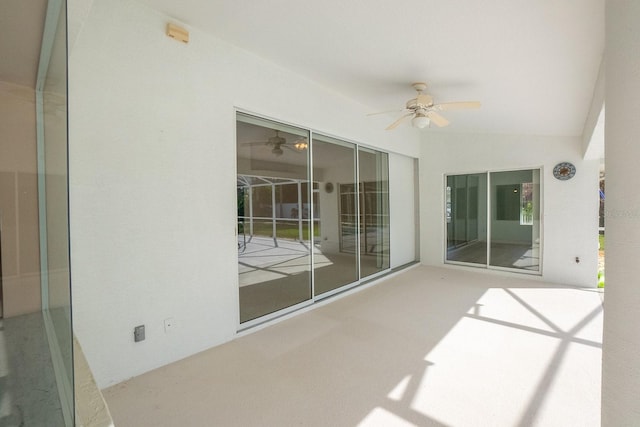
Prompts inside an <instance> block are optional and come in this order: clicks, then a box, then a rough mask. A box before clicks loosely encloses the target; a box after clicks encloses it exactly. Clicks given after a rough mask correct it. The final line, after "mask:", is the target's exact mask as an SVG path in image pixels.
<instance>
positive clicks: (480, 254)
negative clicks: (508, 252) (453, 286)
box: [445, 174, 487, 264]
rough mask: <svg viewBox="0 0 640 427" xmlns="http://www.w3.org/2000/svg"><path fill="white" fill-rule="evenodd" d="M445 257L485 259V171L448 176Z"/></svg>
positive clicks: (464, 259)
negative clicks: (482, 172) (483, 172)
mask: <svg viewBox="0 0 640 427" xmlns="http://www.w3.org/2000/svg"><path fill="white" fill-rule="evenodd" d="M445 212H446V222H447V225H446V227H447V254H446V259H447V260H448V261H457V262H466V263H472V264H486V263H487V175H486V174H470V175H451V176H448V177H447V188H446V211H445Z"/></svg>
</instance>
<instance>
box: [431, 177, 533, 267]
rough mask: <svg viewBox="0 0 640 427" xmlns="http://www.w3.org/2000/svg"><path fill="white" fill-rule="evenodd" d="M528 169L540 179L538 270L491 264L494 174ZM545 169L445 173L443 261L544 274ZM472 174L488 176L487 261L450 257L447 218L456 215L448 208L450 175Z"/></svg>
mask: <svg viewBox="0 0 640 427" xmlns="http://www.w3.org/2000/svg"><path fill="white" fill-rule="evenodd" d="M527 171H531V172H532V174H533V176H536V175H537V180H538V181H539V182H538V184H539V190H538V195H537V198H538V220H537V221H538V224H537V225H538V235H537V239H536V240H537V242H538V243H537V251H538V264H537V269H536V270H532V269H527V268H518V267H505V266H500V265H495V264H491V259H492V247H491V245H492V240H493V229H492V228H493V226H494V224H493V222H494V221H492V214H493V212H492V209H491V207H492V204H493V202H494V201H493V200H492V197H491V193H492V191H491V189H492V175H495V174H498V173H507V172H513V173H517V172H527ZM542 172H543V170H542V167H541V166H537V167H536V166H534V167H528V168H515V169H494V170H489V171H486V170H485V171H479V172H478V171H476V172H467V173H455V174H445V175H444V176H443V187H444V191H443V196H444V197H443V206H444V212H443V213H444V215H443V223H444V225H443V242H444V244H443V262H444V263H446V264H451V265H460V266H467V267H474V268H484V269H490V270H500V271H505V272H512V273H514V272H515V273H521V274H530V275H542V271H543V270H542V269H543V256H542V254H543V244H544V242H543V235H544V233H543V231H544V230H543V227H544V224H543V220H542V219H543V215H542V212H543V211H544V210H543V209H544V200H543V197H542V194H543V182H542V176H543V174H542ZM470 175H484V176H486V194H485V202H486V209H485V215H486V220H485V226H486V248H485V250H486V257H485V261H484V262H483V263H480V262H466V261H461V260H454V259H449V256H448V254H449V249H450V248H449V237H450V236H449V227H448V221H447V218H448V216H451V220H453V217H454V215H455V214H454V213H452V212H451V211H448V209H450V207H449V206H448V202H449V200H448V196H447V191H448V187H449V185H448V178H450V177H458V176H470ZM532 240H533V237H532Z"/></svg>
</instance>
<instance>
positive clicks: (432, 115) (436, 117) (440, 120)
mask: <svg viewBox="0 0 640 427" xmlns="http://www.w3.org/2000/svg"><path fill="white" fill-rule="evenodd" d="M427 117H429V120H431V121H432V122H433V123H435V125H436V126H438V127H440V128H441V127H444V126H447V125H448V124H449V120H447V119H445V118H444V117H442V116H441V115H440V114H438V113H436V112H435V111H427Z"/></svg>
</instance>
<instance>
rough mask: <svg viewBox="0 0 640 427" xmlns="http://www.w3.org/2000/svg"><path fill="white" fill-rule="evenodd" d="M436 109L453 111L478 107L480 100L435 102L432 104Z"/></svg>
mask: <svg viewBox="0 0 640 427" xmlns="http://www.w3.org/2000/svg"><path fill="white" fill-rule="evenodd" d="M433 107H434V109H435V110H438V111H454V110H468V109H471V108H480V102H478V101H464V102H445V103H443V104H437V105H434V106H433Z"/></svg>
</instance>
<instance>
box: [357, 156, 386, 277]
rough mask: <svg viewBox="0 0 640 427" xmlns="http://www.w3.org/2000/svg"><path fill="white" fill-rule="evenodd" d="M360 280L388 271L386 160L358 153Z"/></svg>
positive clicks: (384, 157) (382, 157)
mask: <svg viewBox="0 0 640 427" xmlns="http://www.w3.org/2000/svg"><path fill="white" fill-rule="evenodd" d="M358 164H359V177H358V178H359V179H358V181H359V190H360V194H359V200H360V206H359V208H360V227H359V238H360V277H361V278H362V277H366V276H369V275H371V274H374V273H377V272H379V271H382V270H386V269H388V268H389V265H390V264H389V156H388V154H386V153H382V152H379V151H375V150H369V149H362V148H359V149H358Z"/></svg>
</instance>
